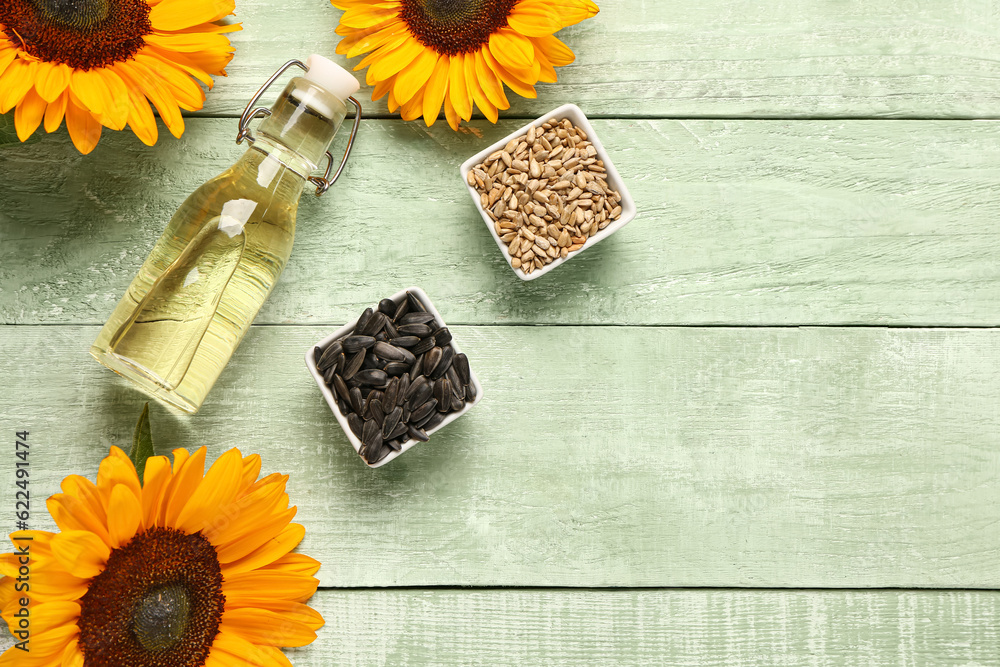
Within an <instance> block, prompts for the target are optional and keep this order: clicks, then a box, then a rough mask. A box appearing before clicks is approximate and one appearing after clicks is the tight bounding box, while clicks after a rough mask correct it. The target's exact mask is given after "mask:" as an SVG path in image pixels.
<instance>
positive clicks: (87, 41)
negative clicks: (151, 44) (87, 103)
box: [0, 0, 153, 70]
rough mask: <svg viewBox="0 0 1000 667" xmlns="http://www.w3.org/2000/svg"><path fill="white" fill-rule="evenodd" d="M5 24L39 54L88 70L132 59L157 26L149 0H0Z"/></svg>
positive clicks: (11, 34) (12, 34)
mask: <svg viewBox="0 0 1000 667" xmlns="http://www.w3.org/2000/svg"><path fill="white" fill-rule="evenodd" d="M0 28H3V29H4V32H5V33H7V36H8V38H9V39H10V40H11V41H12V42H14V44H15V45H19V46H20V47H21V48H22V49H24V50H25V51H27V52H28V53H30V54H31V55H33V56H35V57H36V58H39V59H41V60H46V61H48V62H57V63H66V64H67V65H69V66H70V67H73V68H75V69H84V70H87V69H93V68H95V67H106V66H107V65H110V64H112V63H115V62H121V61H124V60H128V59H129V58H131V57H132V56H133V55H135V54H136V53H137V52H138V51H139V49H141V48H142V46H143V44H144V43H145V41H144V40H143V36H144V35H148V34H149V33H150V32H152V30H153V26H152V24H150V22H149V5H148V4H147V3H146V2H145V0H0Z"/></svg>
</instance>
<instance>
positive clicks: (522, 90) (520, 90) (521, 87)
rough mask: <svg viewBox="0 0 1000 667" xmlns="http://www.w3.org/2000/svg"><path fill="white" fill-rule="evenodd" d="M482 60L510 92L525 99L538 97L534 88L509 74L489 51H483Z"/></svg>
mask: <svg viewBox="0 0 1000 667" xmlns="http://www.w3.org/2000/svg"><path fill="white" fill-rule="evenodd" d="M482 53H483V58H484V59H485V60H486V64H487V65H489V67H490V69H491V70H493V71H494V72H496V75H497V77H498V78H499V79H500V80H501V81H503V82H504V83H505V84H507V86H508V87H510V89H511V90H513V91H514V92H515V93H517V94H518V95H520V96H521V97H527V98H529V99H535V98H536V97H538V93H537V92H535V88H534V87H533V86H532V85H530V84H527V83H525V82H524V81H522V80H521V79H520V78H518V77H517V76H515V75H514V74H512V73H511V72H509V71H508V70H507V69H506V68H505V67H504V66H503V65H501V64H500V63H499V62H498V61H497V59H496V58H494V57H493V53H492V52H491V51H487V50H486V49H484V50H483V52H482Z"/></svg>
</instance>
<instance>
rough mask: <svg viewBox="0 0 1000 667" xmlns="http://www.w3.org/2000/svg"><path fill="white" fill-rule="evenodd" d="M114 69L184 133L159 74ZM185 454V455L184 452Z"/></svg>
mask: <svg viewBox="0 0 1000 667" xmlns="http://www.w3.org/2000/svg"><path fill="white" fill-rule="evenodd" d="M116 69H117V70H118V71H119V72H122V73H123V74H124V76H125V78H126V79H127V80H128V81H129V82H131V83H132V85H133V86H136V87H137V88H138V89H139V90H141V91H142V93H143V94H144V95H145V96H146V97H148V98H149V101H150V102H152V103H153V106H155V107H156V110H157V111H158V112H160V118H161V119H163V124H164V125H166V126H167V129H169V130H170V133H171V134H172V135H174V136H175V137H178V138H179V137H180V136H181V135H182V134H184V118H183V117H182V116H181V110H180V108H179V107H178V106H177V100H175V99H174V98H173V96H172V95H171V94H170V91H169V89H168V88H167V86H166V85H164V83H163V80H162V79H161V78H160V77H159V76H157V75H156V74H155V73H154V72H152V71H150V70H149V69H148V68H147V67H145V66H144V65H142V64H140V63H138V62H136V61H135V60H130V61H128V62H125V63H119V64H118V66H117V68H116ZM185 456H187V453H186V452H185Z"/></svg>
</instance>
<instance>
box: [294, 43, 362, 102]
mask: <svg viewBox="0 0 1000 667" xmlns="http://www.w3.org/2000/svg"><path fill="white" fill-rule="evenodd" d="M306 67H308V68H309V70H308V71H307V72H306V73H305V78H306V79H308V80H309V81H312V82H313V83H315V84H316V85H317V86H319V87H321V88H323V89H324V90H327V91H329V92H330V93H331V94H332V95H333V96H335V97H336V98H337V99H339V100H341V101H344V102H346V101H347V98H348V97H350V96H351V95H353V94H354V93H356V92H357V91H358V88H360V87H361V84H360V83H359V82H358V80H357V79H356V78H354V75H353V74H351V73H350V72H348V71H347V70H346V69H344V68H343V67H341V66H340V65H338V64H337V63H335V62H333V61H332V60H329V59H327V58H324V57H323V56H320V55H317V54H315V53H314V54H312V55H311V56H309V57H308V58H307V59H306Z"/></svg>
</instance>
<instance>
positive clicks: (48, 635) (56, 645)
mask: <svg viewBox="0 0 1000 667" xmlns="http://www.w3.org/2000/svg"><path fill="white" fill-rule="evenodd" d="M50 604H65V603H50ZM39 607H41V605H39ZM32 625H34V624H32ZM31 630H32V632H31V644H30V645H29V646H30V647H31V652H32V653H34V654H36V655H37V656H39V660H41V662H40V663H38V664H42V665H44V664H54V665H58V664H59V663H60V662H61V661H62V653H63V651H64V650H66V645H67V644H69V642H70V640H71V639H73V638H74V637H76V636H77V634H78V633H79V632H80V631H79V629H78V628H77V627H76V624H75V623H68V624H64V625H60V626H57V627H54V628H51V629H49V630H46V631H44V632H40V631H38V630H36V629H35V628H34V627H32V628H31ZM41 656H51V657H50V658H49V660H50V661H54V662H51V663H46V662H45V660H43V659H42V658H41ZM17 664H18V667H21V665H28V664H30V663H28V662H24V663H21V662H19V663H17Z"/></svg>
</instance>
